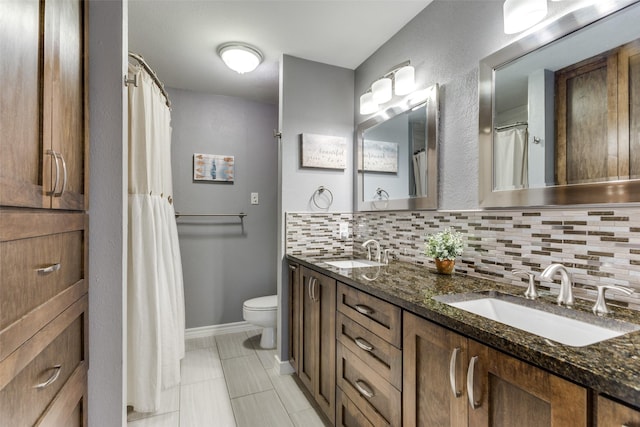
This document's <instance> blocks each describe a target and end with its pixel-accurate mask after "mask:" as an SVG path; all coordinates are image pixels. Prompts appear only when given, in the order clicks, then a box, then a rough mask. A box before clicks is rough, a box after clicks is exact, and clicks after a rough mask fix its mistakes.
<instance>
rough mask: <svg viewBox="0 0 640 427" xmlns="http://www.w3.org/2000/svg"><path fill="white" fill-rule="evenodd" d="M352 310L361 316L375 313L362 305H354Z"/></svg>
mask: <svg viewBox="0 0 640 427" xmlns="http://www.w3.org/2000/svg"><path fill="white" fill-rule="evenodd" d="M354 308H355V309H356V310H357V311H358V313H362V314H373V313H375V311H374V310H373V309H372V308H371V307H368V306H366V305H364V304H356V305H355V306H354Z"/></svg>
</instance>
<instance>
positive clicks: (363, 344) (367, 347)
mask: <svg viewBox="0 0 640 427" xmlns="http://www.w3.org/2000/svg"><path fill="white" fill-rule="evenodd" d="M353 342H355V343H356V345H357V346H358V347H360V348H361V349H363V350H364V351H372V350H373V346H372V345H371V344H369V343H368V342H367V341H366V340H364V339H363V338H360V337H358V338H354V339H353Z"/></svg>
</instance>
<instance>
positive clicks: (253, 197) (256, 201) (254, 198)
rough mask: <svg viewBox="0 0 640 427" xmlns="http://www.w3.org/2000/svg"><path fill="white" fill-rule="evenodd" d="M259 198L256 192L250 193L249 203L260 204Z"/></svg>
mask: <svg viewBox="0 0 640 427" xmlns="http://www.w3.org/2000/svg"><path fill="white" fill-rule="evenodd" d="M259 200H260V199H259V198H258V193H251V204H252V205H258V204H260V201H259Z"/></svg>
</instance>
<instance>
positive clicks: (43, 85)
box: [0, 0, 89, 210]
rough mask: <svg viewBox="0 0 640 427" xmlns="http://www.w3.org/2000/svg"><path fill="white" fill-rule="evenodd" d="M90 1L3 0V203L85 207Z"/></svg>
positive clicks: (0, 140)
mask: <svg viewBox="0 0 640 427" xmlns="http://www.w3.org/2000/svg"><path fill="white" fill-rule="evenodd" d="M86 5H87V2H85V1H81V0H65V1H61V0H45V1H41V0H21V1H9V2H6V1H2V2H0V16H2V17H3V19H1V21H2V38H1V39H0V57H1V58H2V64H1V66H0V68H1V69H2V72H1V73H0V84H1V85H2V94H1V95H0V129H2V132H1V133H0V152H1V153H2V155H1V156H0V205H1V206H14V207H18V206H19V207H30V208H47V209H49V208H53V209H65V210H84V209H85V187H86V181H87V174H88V172H87V171H86V170H85V169H86V162H85V158H86V156H87V153H88V150H87V149H88V130H87V129H88V118H87V117H88V111H89V110H88V102H87V99H88V96H87V91H88V85H87V84H86V81H87V70H88V61H87V57H88V56H87V53H86V52H87V45H88V37H87V33H86V26H85V21H86V20H87V16H88V15H87V11H86V9H87V8H86Z"/></svg>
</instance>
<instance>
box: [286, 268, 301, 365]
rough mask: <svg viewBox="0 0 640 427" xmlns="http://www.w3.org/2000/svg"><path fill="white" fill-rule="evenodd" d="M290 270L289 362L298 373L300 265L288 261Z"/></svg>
mask: <svg viewBox="0 0 640 427" xmlns="http://www.w3.org/2000/svg"><path fill="white" fill-rule="evenodd" d="M287 267H288V272H289V363H291V367H292V368H293V370H294V372H296V373H298V355H299V354H300V324H301V319H300V313H301V310H300V305H301V304H302V301H301V299H300V296H301V292H302V287H301V286H300V266H299V265H298V264H295V263H291V262H290V263H288V264H287Z"/></svg>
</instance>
